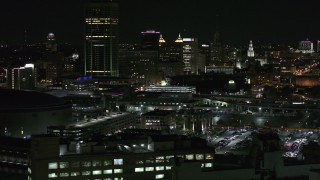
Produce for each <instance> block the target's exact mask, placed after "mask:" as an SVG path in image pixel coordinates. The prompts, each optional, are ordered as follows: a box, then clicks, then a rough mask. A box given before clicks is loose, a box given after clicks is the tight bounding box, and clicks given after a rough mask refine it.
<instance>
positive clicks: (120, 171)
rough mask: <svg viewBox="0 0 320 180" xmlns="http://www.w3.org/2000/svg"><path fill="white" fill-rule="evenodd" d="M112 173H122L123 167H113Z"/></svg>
mask: <svg viewBox="0 0 320 180" xmlns="http://www.w3.org/2000/svg"><path fill="white" fill-rule="evenodd" d="M114 173H115V174H117V173H123V169H114Z"/></svg>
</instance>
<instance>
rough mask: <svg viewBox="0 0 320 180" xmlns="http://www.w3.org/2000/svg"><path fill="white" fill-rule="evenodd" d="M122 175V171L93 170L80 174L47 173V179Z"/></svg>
mask: <svg viewBox="0 0 320 180" xmlns="http://www.w3.org/2000/svg"><path fill="white" fill-rule="evenodd" d="M120 173H123V169H107V170H93V171H82V172H70V173H69V172H61V173H56V172H53V173H49V174H48V178H57V177H69V176H71V177H75V176H90V175H102V174H120Z"/></svg>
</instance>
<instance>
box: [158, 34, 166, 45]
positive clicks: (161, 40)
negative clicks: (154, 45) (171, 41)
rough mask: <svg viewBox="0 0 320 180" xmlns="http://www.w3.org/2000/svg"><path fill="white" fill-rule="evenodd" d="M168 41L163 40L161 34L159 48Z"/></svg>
mask: <svg viewBox="0 0 320 180" xmlns="http://www.w3.org/2000/svg"><path fill="white" fill-rule="evenodd" d="M165 42H166V41H165V40H164V39H163V37H162V34H160V38H159V46H161V45H162V44H164V43H165Z"/></svg>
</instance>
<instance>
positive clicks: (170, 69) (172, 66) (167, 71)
mask: <svg viewBox="0 0 320 180" xmlns="http://www.w3.org/2000/svg"><path fill="white" fill-rule="evenodd" d="M160 40H161V39H160ZM179 41H180V42H179ZM182 42H183V41H182V38H181V37H180V35H179V37H178V39H177V40H176V41H174V42H168V43H161V46H160V47H159V63H158V70H159V71H160V72H161V73H163V76H164V77H167V76H176V75H183V62H182Z"/></svg>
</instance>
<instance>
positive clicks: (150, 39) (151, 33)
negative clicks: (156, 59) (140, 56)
mask: <svg viewBox="0 0 320 180" xmlns="http://www.w3.org/2000/svg"><path fill="white" fill-rule="evenodd" d="M162 39H163V38H162ZM159 45H160V32H156V31H155V30H147V31H145V32H141V49H143V50H158V49H159Z"/></svg>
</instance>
